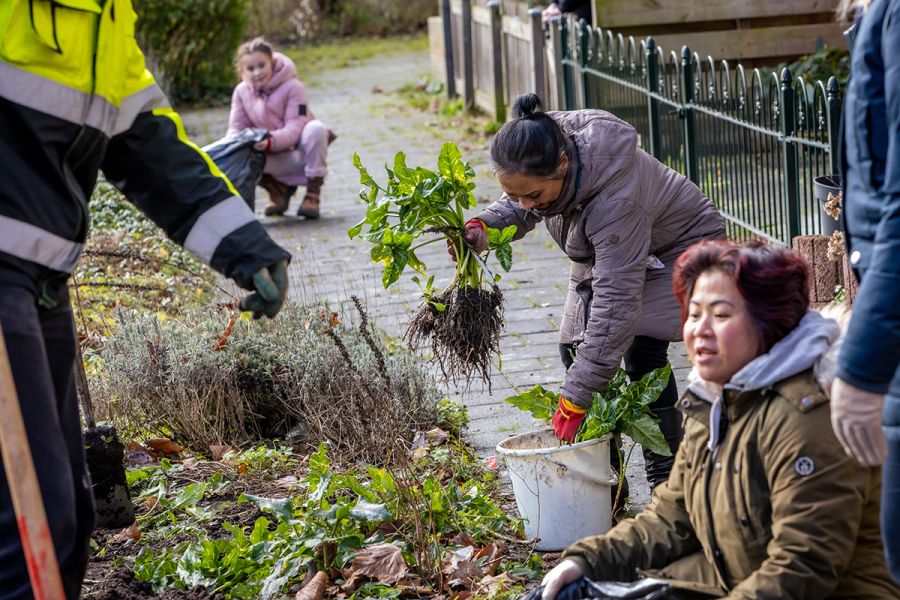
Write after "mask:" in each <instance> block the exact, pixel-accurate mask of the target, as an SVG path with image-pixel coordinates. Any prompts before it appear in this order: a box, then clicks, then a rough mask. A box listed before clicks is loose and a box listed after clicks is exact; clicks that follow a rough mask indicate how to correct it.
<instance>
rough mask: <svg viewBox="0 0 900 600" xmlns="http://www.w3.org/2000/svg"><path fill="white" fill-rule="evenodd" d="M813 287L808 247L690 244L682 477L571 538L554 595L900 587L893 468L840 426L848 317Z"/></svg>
mask: <svg viewBox="0 0 900 600" xmlns="http://www.w3.org/2000/svg"><path fill="white" fill-rule="evenodd" d="M807 286H808V269H807V266H806V264H805V263H804V262H803V261H802V260H801V259H800V258H798V257H796V256H795V255H793V254H792V253H791V252H789V251H788V250H786V249H783V248H781V247H779V246H774V245H771V246H767V245H763V244H762V243H760V242H752V243H749V244H744V245H740V244H736V243H734V242H726V241H716V242H703V243H700V244H697V245H695V246H693V247H691V248H690V249H689V250H688V251H687V252H685V253H684V255H682V256H681V257H680V258H679V259H678V262H677V263H676V265H675V274H674V288H675V293H676V295H677V296H678V299H679V301H680V302H681V305H682V320H683V334H684V339H685V344H686V345H687V350H688V355H689V357H690V358H691V361H692V362H693V363H694V371H693V373H692V382H691V384H690V386H689V387H688V390H687V392H686V393H685V395H684V396H683V398H682V399H681V401H680V402H679V408H680V409H681V412H682V413H683V414H684V423H685V425H684V429H685V437H684V441H683V443H682V444H681V447H680V448H679V449H678V453H677V455H676V457H675V465H674V467H673V469H672V473H671V476H670V477H669V480H668V481H667V482H666V483H665V484H664V485H662V486H660V487H659V488H657V490H656V493H655V495H654V499H653V502H652V503H651V504H650V506H648V507H647V509H646V510H644V512H642V513H640V514H639V515H637V516H636V517H634V518H632V519H628V520H626V521H623V522H622V523H620V524H619V525H618V526H616V527H615V528H613V529H612V530H611V531H610V532H609V533H607V534H605V535H600V536H596V537H590V538H585V539H582V540H580V541H579V542H577V543H575V544H574V545H572V546H571V547H569V548H568V549H567V550H566V551H565V553H564V554H563V560H562V562H560V564H559V565H557V566H556V567H555V568H554V569H553V570H552V571H550V573H548V574H547V576H546V577H545V578H544V581H543V585H544V587H543V590H542V592H541V593H542V597H543V598H544V599H546V600H550V599H551V598H554V597H555V596H556V595H557V593H558V592H559V591H560V590H561V589H562V588H563V587H564V586H565V585H567V584H570V583H573V582H577V583H576V586H575V589H582V591H583V592H584V589H586V590H587V592H586V593H587V594H589V593H590V588H591V586H592V585H593V584H592V583H590V581H589V580H594V581H601V580H616V581H634V580H636V579H639V578H640V577H651V578H659V579H662V580H665V581H666V582H668V583H669V584H670V585H671V586H672V587H674V588H675V589H677V590H688V591H690V592H692V593H695V594H700V595H701V596H702V597H715V598H722V597H725V598H734V599H737V598H754V599H776V598H778V599H781V598H798V599H799V598H846V599H850V598H854V599H855V598H884V599H888V598H900V587H898V586H897V585H896V584H895V583H894V582H893V581H892V580H891V578H890V576H889V574H888V570H887V566H886V564H885V559H884V554H883V552H882V548H881V533H880V530H879V503H880V497H879V496H880V487H881V472H880V469H879V468H878V467H861V466H860V465H859V464H858V463H857V462H856V461H854V460H853V459H852V458H851V457H849V456H847V455H846V454H845V453H844V451H843V449H842V447H841V445H840V443H839V442H838V440H837V438H836V437H835V436H834V434H833V433H832V431H831V427H830V412H831V411H830V407H829V403H828V398H827V396H826V395H825V393H824V392H823V391H822V390H823V388H824V389H829V388H830V384H831V379H832V378H833V376H834V375H833V373H829V372H827V369H820V367H821V365H822V364H823V363H824V361H822V358H823V357H825V356H826V354H828V353H829V351H830V352H831V353H832V354H833V353H834V352H835V351H836V347H835V341H836V339H837V338H838V336H839V327H838V325H837V324H836V323H835V322H834V321H832V320H830V319H826V318H824V317H822V316H821V315H820V314H819V313H817V312H813V311H809V310H808V306H809V295H808V287H807ZM829 358H830V362H832V363H833V357H831V356H829ZM820 381H821V382H822V385H821V386H820ZM581 577H586V578H588V580H584V579H580V578H581ZM571 591H572V590H571V589H570V590H567V591H566V595H568V596H569V597H572V596H571V595H570V592H571ZM535 595H537V593H535ZM575 597H585V594H584V593H581V594H576V596H575Z"/></svg>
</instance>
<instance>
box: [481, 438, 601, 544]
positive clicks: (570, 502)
mask: <svg viewBox="0 0 900 600" xmlns="http://www.w3.org/2000/svg"><path fill="white" fill-rule="evenodd" d="M611 437H612V436H611V435H605V436H603V437H602V438H599V439H594V440H588V441H586V442H579V443H577V444H569V445H560V442H559V439H557V437H556V435H555V434H554V433H553V429H545V430H540V431H534V432H531V433H523V434H521V435H516V436H513V437H511V438H507V439H505V440H503V441H502V442H500V443H499V444H497V452H498V453H499V454H501V455H502V456H503V457H504V458H505V459H506V466H507V468H508V470H509V476H510V479H512V484H513V492H514V493H515V496H516V506H517V507H518V509H519V514H520V515H521V516H522V518H523V519H524V520H525V535H526V537H528V538H529V539H533V538H537V539H538V541H537V544H536V546H535V548H536V549H538V550H562V549H564V548H567V547H568V546H569V545H571V544H572V543H573V542H576V541H577V540H579V539H581V538H583V537H585V536H589V535H598V534H601V533H606V532H607V531H609V528H610V527H611V526H612V518H611V515H610V508H611V506H610V505H611V501H610V487H611V486H614V485H616V483H618V477H617V476H616V475H615V474H614V473H613V472H612V469H611V468H610V466H609V440H610V439H611Z"/></svg>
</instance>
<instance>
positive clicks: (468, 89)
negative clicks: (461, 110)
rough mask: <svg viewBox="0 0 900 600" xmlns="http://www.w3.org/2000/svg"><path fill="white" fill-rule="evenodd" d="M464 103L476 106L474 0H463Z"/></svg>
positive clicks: (469, 108)
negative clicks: (473, 36) (473, 49)
mask: <svg viewBox="0 0 900 600" xmlns="http://www.w3.org/2000/svg"><path fill="white" fill-rule="evenodd" d="M462 53H463V55H462V61H460V65H461V66H462V71H463V104H464V105H465V107H466V110H472V109H474V108H475V63H474V62H473V58H472V0H462Z"/></svg>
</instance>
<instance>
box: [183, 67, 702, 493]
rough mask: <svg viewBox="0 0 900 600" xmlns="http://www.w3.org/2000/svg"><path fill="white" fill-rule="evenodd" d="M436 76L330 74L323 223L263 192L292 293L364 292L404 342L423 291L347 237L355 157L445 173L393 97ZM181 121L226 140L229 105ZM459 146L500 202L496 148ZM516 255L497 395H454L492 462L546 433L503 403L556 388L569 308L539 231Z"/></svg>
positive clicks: (633, 473)
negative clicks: (561, 332)
mask: <svg viewBox="0 0 900 600" xmlns="http://www.w3.org/2000/svg"><path fill="white" fill-rule="evenodd" d="M428 68H429V65H428V56H427V54H425V53H413V54H402V55H393V56H388V57H381V58H376V59H373V60H371V61H370V62H369V63H367V64H366V65H364V66H362V67H353V68H347V69H342V70H339V71H334V72H332V73H327V74H324V75H322V76H321V77H319V78H318V80H317V83H316V85H315V87H311V88H310V90H309V91H310V105H311V107H312V109H313V111H314V112H315V114H316V116H317V117H318V118H320V119H322V120H323V121H324V122H325V123H327V124H328V125H329V126H330V127H331V128H332V129H333V130H334V131H335V132H337V134H338V136H339V137H338V139H337V141H336V142H335V143H334V144H332V146H331V148H330V150H329V175H328V177H327V179H326V183H325V187H324V191H323V195H322V218H321V219H320V220H318V221H311V222H307V221H303V220H300V219H296V218H293V217H289V218H267V217H263V216H262V207H263V206H265V204H266V193H265V191H264V190H262V189H261V188H258V189H257V203H256V204H257V213H258V214H259V215H260V219H261V220H262V221H263V223H264V224H265V225H266V227H267V229H268V231H269V233H270V234H271V235H272V236H273V237H274V238H275V239H276V240H277V241H279V242H280V243H282V244H283V245H284V246H285V247H286V248H288V249H289V250H290V251H291V252H292V253H293V254H294V260H293V263H292V265H291V267H292V272H291V277H292V280H291V295H292V297H294V298H295V299H297V300H300V301H311V302H321V301H323V300H326V301H328V302H330V303H331V304H332V305H334V306H338V305H346V304H347V303H348V302H349V300H348V299H349V297H350V295H351V294H356V295H358V296H360V297H361V298H364V300H365V302H366V305H367V306H368V310H369V312H370V316H371V318H372V319H373V321H375V322H376V323H377V324H378V325H379V326H380V327H381V328H382V329H384V330H385V331H386V332H387V333H388V334H389V335H391V336H397V337H399V336H401V335H402V332H403V330H404V329H405V323H406V321H407V320H408V318H409V316H410V315H411V314H412V312H413V311H414V309H415V308H416V306H417V305H418V292H417V288H416V287H415V286H414V284H412V283H409V282H407V281H405V280H404V281H402V282H401V284H396V285H395V286H394V287H392V288H391V289H390V290H385V289H384V288H383V287H382V286H381V280H380V277H381V275H380V271H379V270H378V269H376V268H375V267H374V266H373V265H372V263H371V261H370V260H369V258H368V247H367V246H368V244H367V243H365V242H361V241H358V240H350V239H349V238H348V237H347V233H346V232H347V229H348V228H350V227H351V226H353V225H354V224H356V223H357V222H358V221H359V219H360V218H361V216H362V215H363V214H364V209H363V205H362V203H361V202H360V201H359V199H358V196H357V193H358V191H359V177H358V174H357V172H356V169H355V168H354V167H353V165H352V162H351V159H352V156H353V152H354V151H356V152H357V153H359V155H360V157H361V158H362V161H363V164H364V165H366V166H367V167H368V168H369V170H370V172H371V173H373V175H374V176H375V177H376V179H379V180H384V176H383V171H381V170H380V166H381V165H383V164H385V163H387V162H389V161H391V160H392V158H393V155H394V153H396V152H397V151H399V150H403V151H404V152H406V154H407V157H408V162H409V164H410V165H418V164H421V165H423V166H428V167H431V168H435V167H436V161H437V153H438V151H439V149H440V145H441V143H443V142H444V141H446V140H445V139H441V138H438V137H435V134H433V133H431V132H430V131H429V130H428V128H427V127H426V126H425V123H426V121H427V120H428V119H429V117H428V116H427V115H423V114H422V113H420V112H418V111H415V110H413V109H410V108H408V107H406V106H405V105H404V103H403V102H402V100H401V99H399V98H398V97H397V96H396V95H394V94H393V93H392V92H393V91H394V90H396V89H397V88H398V87H400V86H402V85H404V84H407V83H412V82H414V81H416V79H417V78H418V77H419V76H420V75H423V74H426V73H427V72H428ZM382 90H383V92H382ZM182 116H183V117H184V120H185V124H186V127H187V129H188V132H189V134H190V135H191V136H192V138H193V139H195V140H197V141H198V142H200V143H202V144H206V143H208V142H210V141H213V140H215V139H217V138H219V137H221V136H222V135H224V133H225V129H226V125H227V119H228V109H227V108H224V109H212V110H204V111H194V112H183V113H182ZM454 141H457V142H458V140H454ZM458 143H459V142H458ZM459 145H460V146H461V149H462V150H463V156H464V158H465V159H466V160H468V161H470V162H471V163H472V165H473V167H474V168H475V172H476V174H477V180H476V181H477V188H476V195H477V196H478V198H479V203H487V202H490V201H491V200H493V199H494V198H496V197H497V196H498V195H499V192H500V188H499V186H498V185H497V182H496V180H495V179H494V178H493V176H492V175H491V171H490V167H489V162H488V146H487V144H480V145H475V146H471V144H467V143H465V142H463V143H460V144H459ZM302 191H303V190H302V188H301V190H300V193H298V195H297V197H295V198H294V200H293V201H292V203H291V208H292V209H294V210H295V209H296V206H297V205H298V204H299V200H300V198H301V197H302ZM426 248H427V251H425V252H422V253H421V257H422V258H423V260H424V261H425V263H426V264H428V265H430V266H431V269H432V271H433V273H434V274H435V275H436V280H437V282H438V284H440V282H441V281H443V282H445V283H446V282H447V280H448V279H449V277H450V276H451V275H452V272H453V268H452V265H451V263H450V261H449V259H448V258H447V257H446V251H445V249H444V248H443V247H442V245H441V244H434V245H432V246H427V247H426ZM513 248H514V254H513V268H512V270H511V271H510V273H508V274H505V275H504V278H503V281H502V282H501V286H502V288H503V292H504V296H505V298H506V302H505V309H506V330H505V333H504V335H503V339H502V365H501V366H502V369H501V368H497V369H495V372H494V375H493V377H492V390H493V391H492V393H488V391H487V390H486V389H485V390H482V389H480V386H479V385H477V384H476V385H473V388H472V389H470V390H469V391H468V392H463V391H460V390H452V392H451V395H452V396H453V397H455V398H457V399H458V400H460V401H461V402H463V403H464V404H465V405H466V406H467V407H468V411H469V417H470V427H469V432H468V438H469V442H470V443H471V444H472V445H473V446H474V447H475V448H476V450H477V451H478V452H479V454H482V455H490V454H494V447H495V446H496V444H497V443H498V442H499V441H501V440H502V439H504V438H505V437H507V436H509V435H511V434H514V433H517V432H521V431H527V430H529V429H531V428H533V427H534V426H535V425H537V423H536V422H535V421H534V420H533V419H532V418H531V417H530V416H529V415H527V414H525V413H523V412H521V411H519V410H518V409H516V408H514V407H512V406H510V405H508V404H506V403H504V402H503V398H505V397H507V396H509V395H511V394H512V393H514V391H515V390H523V389H527V388H529V387H531V386H533V385H535V384H542V385H545V386H548V387H550V388H551V389H556V386H557V385H558V384H559V383H561V381H562V375H563V369H562V366H561V365H560V362H559V353H558V347H557V328H558V326H559V320H560V318H561V315H562V309H563V303H564V300H565V292H566V283H567V275H568V263H567V261H566V260H565V257H564V256H563V255H562V253H561V252H560V251H559V249H558V248H557V247H556V246H555V244H553V242H552V241H551V239H550V237H549V235H548V234H547V232H546V230H545V229H544V228H542V227H539V228H538V229H537V230H535V231H534V232H533V233H531V234H529V235H528V236H527V237H526V238H525V239H523V240H521V241H519V242H517V243H516V244H514V246H513ZM670 358H671V360H672V363H673V366H674V367H675V372H676V375H677V376H678V378H679V390H682V389H683V388H684V382H683V379H684V377H685V375H686V374H687V367H688V365H687V361H686V359H685V357H684V351H683V346H682V345H681V344H677V345H673V347H672V349H671V350H670ZM642 462H643V458H642V457H641V454H640V452H635V453H634V454H633V457H632V465H631V466H630V468H629V476H628V477H629V480H630V483H631V502H630V505H631V506H632V507H639V506H642V505H643V504H645V503H646V502H647V501H648V500H649V491H648V488H647V483H646V480H645V479H644V477H643V472H642V469H641V468H640V465H641V464H642Z"/></svg>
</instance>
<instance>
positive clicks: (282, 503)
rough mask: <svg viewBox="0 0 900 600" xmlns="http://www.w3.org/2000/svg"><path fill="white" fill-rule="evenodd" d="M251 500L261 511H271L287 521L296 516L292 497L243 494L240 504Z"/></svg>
mask: <svg viewBox="0 0 900 600" xmlns="http://www.w3.org/2000/svg"><path fill="white" fill-rule="evenodd" d="M242 502H251V503H253V504H254V505H256V508H258V509H259V510H261V511H264V512H271V513H272V514H273V515H275V516H277V517H280V518H281V519H283V520H285V521H290V520H291V519H292V518H293V516H294V505H293V502H291V499H290V498H263V497H262V496H254V495H253V494H241V495H240V497H239V498H238V504H241V503H242Z"/></svg>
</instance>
